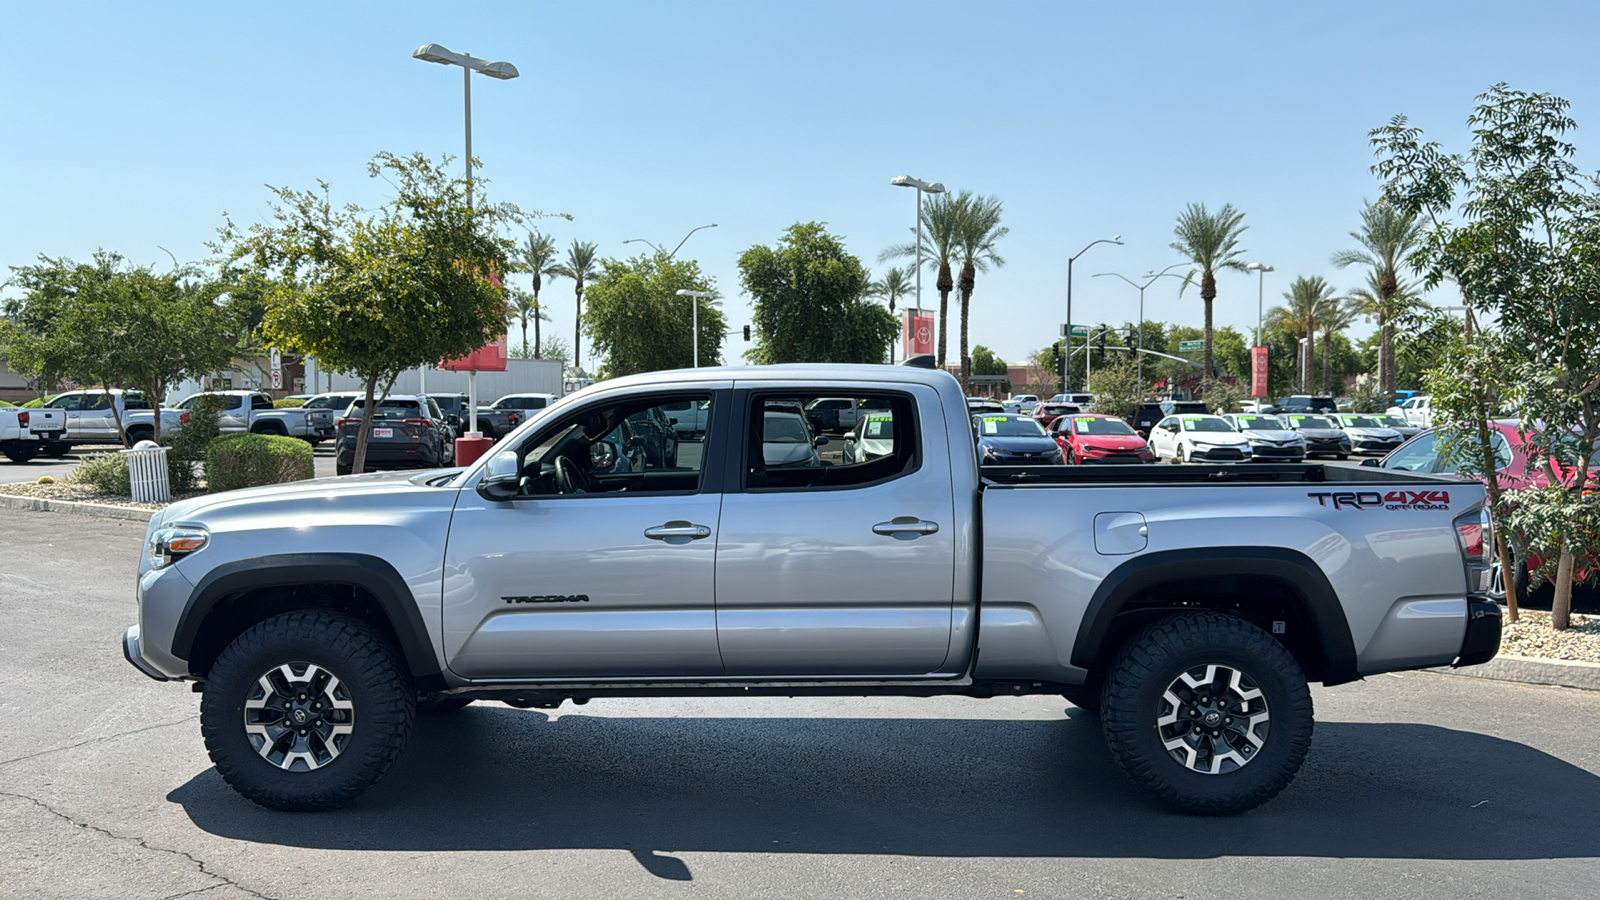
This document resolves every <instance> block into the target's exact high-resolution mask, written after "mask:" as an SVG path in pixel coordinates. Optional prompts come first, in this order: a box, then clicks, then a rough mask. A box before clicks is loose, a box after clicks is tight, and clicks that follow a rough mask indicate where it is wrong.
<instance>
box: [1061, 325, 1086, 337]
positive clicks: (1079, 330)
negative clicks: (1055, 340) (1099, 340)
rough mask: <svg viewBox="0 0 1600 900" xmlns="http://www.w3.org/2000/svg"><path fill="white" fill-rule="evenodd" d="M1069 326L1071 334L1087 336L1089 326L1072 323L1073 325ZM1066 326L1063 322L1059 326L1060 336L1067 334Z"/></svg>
mask: <svg viewBox="0 0 1600 900" xmlns="http://www.w3.org/2000/svg"><path fill="white" fill-rule="evenodd" d="M1070 327H1071V328H1072V336H1073V337H1081V338H1086V337H1088V336H1089V326H1087V325H1073V326H1070ZM1067 328H1068V326H1067V325H1065V324H1063V325H1062V326H1061V336H1062V337H1066V336H1067Z"/></svg>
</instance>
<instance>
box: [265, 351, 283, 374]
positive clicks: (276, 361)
mask: <svg viewBox="0 0 1600 900" xmlns="http://www.w3.org/2000/svg"><path fill="white" fill-rule="evenodd" d="M267 360H268V362H270V363H271V365H270V366H269V368H271V369H272V371H274V372H277V371H280V370H282V369H283V354H282V353H279V352H278V348H277V347H273V348H271V349H269V350H268V351H267Z"/></svg>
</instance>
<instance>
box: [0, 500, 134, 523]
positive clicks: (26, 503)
mask: <svg viewBox="0 0 1600 900" xmlns="http://www.w3.org/2000/svg"><path fill="white" fill-rule="evenodd" d="M0 509H29V510H33V511H34V512H65V513H75V514H77V515H80V516H94V517H96V518H100V519H123V520H125V521H128V522H149V521H150V517H151V516H153V515H155V514H156V513H157V512H160V510H151V509H135V508H133V507H131V506H112V505H111V504H109V503H89V502H86V501H83V500H48V499H45V498H44V497H18V496H16V495H14V494H0Z"/></svg>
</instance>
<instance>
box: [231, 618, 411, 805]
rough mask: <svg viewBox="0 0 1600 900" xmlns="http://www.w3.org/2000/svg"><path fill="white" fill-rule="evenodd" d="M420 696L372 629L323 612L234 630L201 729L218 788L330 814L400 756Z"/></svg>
mask: <svg viewBox="0 0 1600 900" xmlns="http://www.w3.org/2000/svg"><path fill="white" fill-rule="evenodd" d="M416 700H417V692H416V689H415V688H414V687H412V685H411V678H410V677H409V676H408V675H407V673H406V672H405V671H404V670H403V669H402V668H401V666H400V663H399V654H398V653H397V652H396V651H395V650H394V647H393V646H392V645H391V644H390V643H389V641H388V640H387V639H386V638H385V637H384V636H383V635H382V634H381V633H379V632H378V631H377V630H376V629H374V628H373V627H372V626H370V625H368V624H367V623H365V622H362V621H361V620H359V619H356V618H353V617H351V616H347V615H344V614H343V613H337V612H331V611H327V610H301V611H297V612H290V613H284V614H283V615H279V616H275V617H273V618H271V619H267V620H266V621H264V622H260V623H258V624H256V625H254V626H252V627H251V628H249V629H248V630H246V631H245V632H244V633H243V634H241V635H239V637H238V638H236V639H235V640H234V641H233V643H231V644H229V645H228V647H227V649H225V650H223V651H222V655H221V656H219V657H218V658H217V661H216V663H215V664H214V665H213V666H212V667H211V673H210V677H209V678H208V679H207V681H206V690H205V696H204V698H203V699H202V700H201V701H200V731H201V734H202V735H204V737H205V742H206V750H207V752H209V753H210V754H211V761H212V762H213V763H215V764H216V766H217V772H218V773H220V774H221V775H222V778H223V780H224V781H226V782H228V784H229V785H230V786H231V787H232V788H233V789H234V790H236V791H238V792H239V793H241V794H243V795H244V796H245V797H247V798H249V799H251V800H253V801H255V802H256V803H259V804H261V805H262V806H265V807H269V808H271V809H281V810H288V811H308V810H319V809H334V808H337V807H340V806H345V805H347V804H349V803H350V802H351V801H353V800H354V799H355V798H356V797H357V796H358V795H360V794H361V792H362V791H365V790H366V789H367V788H369V787H371V786H372V785H374V784H376V783H377V782H378V781H379V779H381V778H383V776H384V775H385V774H386V773H387V772H388V771H389V767H390V766H392V765H394V761H395V760H396V759H398V758H399V756H400V750H401V748H402V747H404V746H405V740H406V735H407V733H408V732H409V731H410V730H411V722H412V719H413V717H414V716H415V714H416Z"/></svg>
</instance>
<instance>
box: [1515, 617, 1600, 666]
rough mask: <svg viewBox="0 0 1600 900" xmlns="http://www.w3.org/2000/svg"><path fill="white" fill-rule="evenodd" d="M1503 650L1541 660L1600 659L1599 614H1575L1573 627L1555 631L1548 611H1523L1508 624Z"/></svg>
mask: <svg viewBox="0 0 1600 900" xmlns="http://www.w3.org/2000/svg"><path fill="white" fill-rule="evenodd" d="M1500 652H1501V653H1505V654H1508V655H1511V656H1531V657H1535V658H1538V659H1572V660H1580V661H1582V662H1600V616H1586V615H1582V614H1578V613H1574V614H1573V616H1572V627H1571V628H1568V629H1567V630H1566V631H1552V630H1550V614H1549V613H1547V612H1540V611H1539V610H1527V609H1524V610H1520V611H1519V618H1518V620H1517V621H1516V622H1515V623H1514V624H1510V625H1507V626H1505V631H1504V633H1503V634H1502V635H1501V638H1500Z"/></svg>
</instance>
